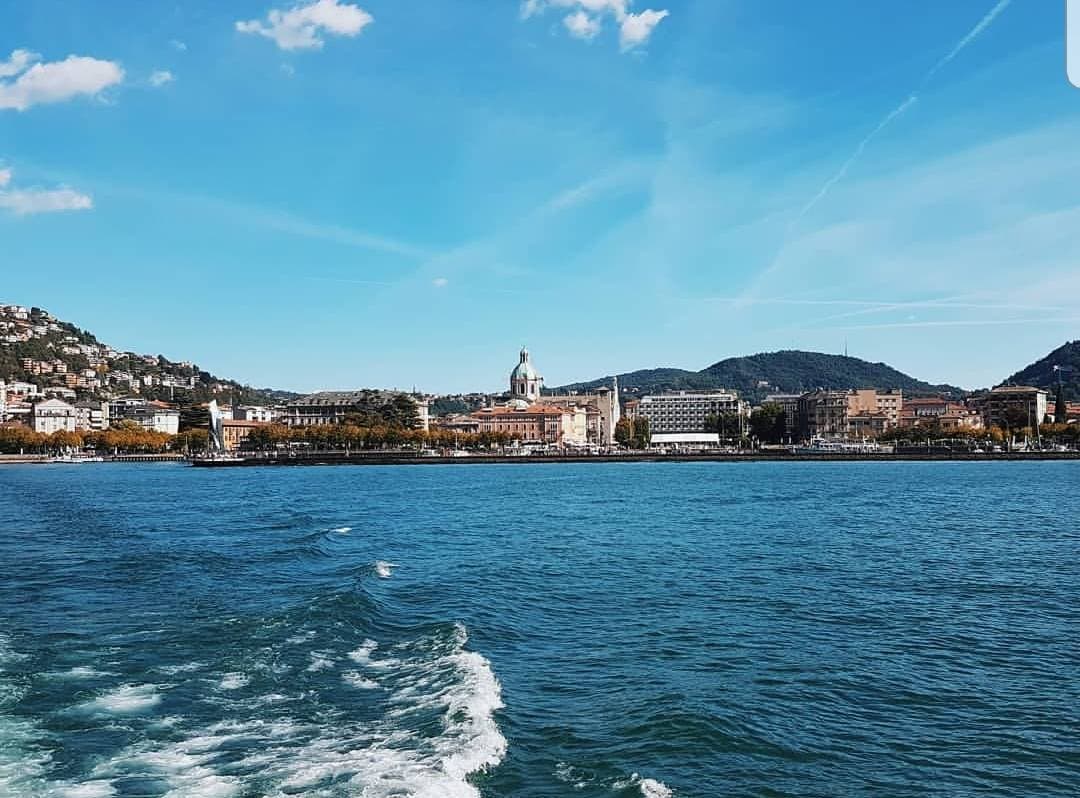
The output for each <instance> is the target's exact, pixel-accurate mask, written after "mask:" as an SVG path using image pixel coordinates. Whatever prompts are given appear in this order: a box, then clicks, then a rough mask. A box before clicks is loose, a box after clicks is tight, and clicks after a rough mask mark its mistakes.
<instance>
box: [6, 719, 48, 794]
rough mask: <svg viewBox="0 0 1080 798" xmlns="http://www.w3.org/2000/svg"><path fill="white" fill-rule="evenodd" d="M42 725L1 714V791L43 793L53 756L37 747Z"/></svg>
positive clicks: (9, 792) (8, 792)
mask: <svg viewBox="0 0 1080 798" xmlns="http://www.w3.org/2000/svg"><path fill="white" fill-rule="evenodd" d="M41 737H42V734H41V731H40V729H38V727H37V726H36V725H35V724H33V723H31V722H30V721H27V720H20V719H17V718H13V717H5V716H3V715H0V795H5V796H7V795H10V796H23V795H39V794H40V793H41V792H42V789H43V785H44V782H43V781H42V778H43V776H44V775H45V771H46V770H47V768H48V766H49V762H50V761H51V757H50V756H49V754H48V753H47V752H45V751H42V750H40V749H38V748H37V742H38V740H39V739H40V738H41Z"/></svg>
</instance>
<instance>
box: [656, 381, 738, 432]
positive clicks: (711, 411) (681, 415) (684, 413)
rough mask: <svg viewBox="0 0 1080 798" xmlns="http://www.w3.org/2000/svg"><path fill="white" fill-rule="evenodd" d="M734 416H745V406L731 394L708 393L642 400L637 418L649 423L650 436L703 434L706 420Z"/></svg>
mask: <svg viewBox="0 0 1080 798" xmlns="http://www.w3.org/2000/svg"><path fill="white" fill-rule="evenodd" d="M722 413H736V414H737V415H738V416H739V417H740V418H743V417H745V416H746V415H747V404H746V402H744V401H742V400H740V399H739V397H738V394H736V393H734V392H732V391H713V392H709V393H689V392H687V391H679V392H676V393H660V394H652V395H649V396H643V397H641V403H640V404H639V405H638V409H637V414H638V415H639V416H641V417H643V418H647V419H648V420H649V431H650V433H652V434H656V433H670V432H704V431H705V422H706V420H707V419H708V418H709V416H719V415H721V414H722Z"/></svg>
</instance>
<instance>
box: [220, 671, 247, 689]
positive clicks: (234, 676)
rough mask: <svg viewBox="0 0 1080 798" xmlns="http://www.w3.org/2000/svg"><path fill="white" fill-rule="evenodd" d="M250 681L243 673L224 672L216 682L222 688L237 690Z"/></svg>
mask: <svg viewBox="0 0 1080 798" xmlns="http://www.w3.org/2000/svg"><path fill="white" fill-rule="evenodd" d="M250 681H251V679H249V678H248V676H247V674H245V673H235V672H234V673H226V674H225V675H224V676H222V677H221V681H220V682H218V687H220V688H221V689H222V690H239V689H240V688H241V687H247V685H248V683H249V682H250Z"/></svg>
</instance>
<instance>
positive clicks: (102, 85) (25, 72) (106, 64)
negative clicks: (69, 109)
mask: <svg viewBox="0 0 1080 798" xmlns="http://www.w3.org/2000/svg"><path fill="white" fill-rule="evenodd" d="M19 53H26V51H25V50H16V51H15V52H14V53H12V57H11V59H10V60H8V61H7V62H5V64H4V68H5V69H7V70H11V69H18V70H19V71H17V72H10V71H9V72H8V73H7V74H6V76H7V77H12V76H13V75H18V77H17V78H15V80H7V81H0V109H4V108H14V109H15V110H17V111H25V110H26V109H27V108H29V107H30V106H32V105H42V104H45V103H56V102H63V101H64V100H70V99H71V98H72V97H77V96H78V95H80V94H85V95H88V96H93V95H96V94H98V93H100V92H102V91H104V90H105V89H107V88H108V87H109V86H114V85H116V84H118V83H120V82H121V81H122V80H123V79H124V70H123V69H121V68H120V65H119V64H117V63H116V62H114V61H101V60H99V59H97V58H89V57H87V56H80V55H69V56H68V57H67V58H65V59H64V60H63V61H53V62H50V63H35V64H34V65H33V66H29V67H28V68H27V65H28V64H29V61H28V60H26V57H25V56H23V57H17V56H18V55H19ZM30 55H33V54H30ZM30 60H35V59H30ZM0 74H3V73H2V72H0Z"/></svg>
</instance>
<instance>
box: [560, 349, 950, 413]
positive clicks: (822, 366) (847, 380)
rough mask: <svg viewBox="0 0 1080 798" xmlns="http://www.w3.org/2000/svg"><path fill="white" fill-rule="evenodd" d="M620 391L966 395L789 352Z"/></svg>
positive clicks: (624, 377) (857, 364)
mask: <svg viewBox="0 0 1080 798" xmlns="http://www.w3.org/2000/svg"><path fill="white" fill-rule="evenodd" d="M618 377H619V387H620V388H626V389H629V390H630V391H632V392H634V393H641V394H644V393H649V392H655V391H679V390H710V389H717V388H732V389H735V390H737V391H738V392H739V393H740V394H741V395H743V396H745V397H747V398H749V399H752V400H755V401H759V400H760V399H761V398H763V397H764V396H765V395H766V394H769V393H799V392H803V391H809V390H813V389H814V388H834V389H848V388H900V389H902V390H903V391H904V392H905V393H907V394H910V395H913V396H916V395H927V394H951V395H957V396H959V395H961V394H963V390H962V389H960V388H957V387H955V386H952V385H931V384H930V383H928V382H923V381H922V380H917V379H915V378H914V377H911V376H909V375H907V374H904V373H903V372H901V371H897V370H896V369H894V368H893V367H892V366H889V365H887V364H885V363H871V362H869V361H866V360H861V359H860V358H857V357H848V356H846V355H827V354H823V353H821V352H802V351H798V350H785V351H781V352H764V353H760V354H757V355H749V356H746V357H731V358H727V359H726V360H721V361H719V362H718V363H714V364H712V365H711V366H707V367H706V368H703V369H702V370H701V371H685V370H683V369H675V368H657V369H647V370H643V371H632V372H629V373H626V374H619V375H618ZM610 384H611V377H604V378H602V379H598V380H592V381H590V382H585V383H576V384H574V385H568V386H564V387H563V388H559V389H556V390H581V389H593V388H597V387H600V386H601V385H610Z"/></svg>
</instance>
